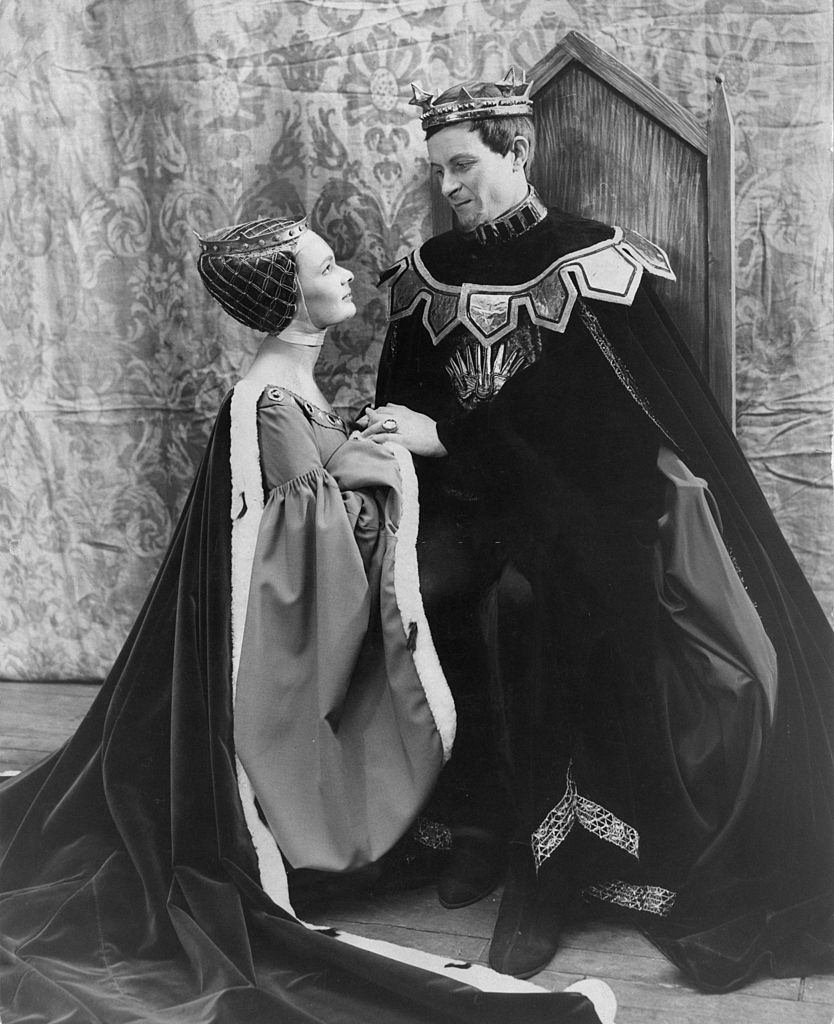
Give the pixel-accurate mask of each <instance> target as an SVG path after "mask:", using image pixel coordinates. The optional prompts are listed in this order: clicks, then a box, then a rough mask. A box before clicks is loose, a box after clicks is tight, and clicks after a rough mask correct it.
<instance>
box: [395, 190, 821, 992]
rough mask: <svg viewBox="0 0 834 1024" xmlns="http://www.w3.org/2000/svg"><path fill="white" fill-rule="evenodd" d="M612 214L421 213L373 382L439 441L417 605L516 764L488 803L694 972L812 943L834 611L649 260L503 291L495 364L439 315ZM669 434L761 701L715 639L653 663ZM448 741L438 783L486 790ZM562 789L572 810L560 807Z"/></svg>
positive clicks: (723, 978)
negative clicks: (713, 651) (770, 655)
mask: <svg viewBox="0 0 834 1024" xmlns="http://www.w3.org/2000/svg"><path fill="white" fill-rule="evenodd" d="M611 238H612V229H611V228H609V227H606V226H605V225H602V224H598V223H595V222H591V221H587V220H581V219H578V218H574V217H570V216H568V215H566V214H563V213H561V212H558V211H555V210H551V211H549V214H548V216H547V217H546V218H545V219H544V220H543V221H542V222H541V223H538V224H536V225H535V226H533V227H530V228H527V229H526V230H524V231H522V232H521V233H518V234H515V235H514V237H509V238H507V237H497V238H495V239H493V240H492V241H487V242H486V243H484V242H483V241H482V240H478V239H477V238H475V237H473V236H466V235H462V234H458V233H455V232H449V233H447V234H444V235H441V236H438V237H437V238H434V239H432V240H430V241H429V242H427V243H426V244H425V245H424V246H423V247H422V248H421V249H420V250H419V253H418V259H417V262H416V263H414V262H413V263H412V264H411V266H412V267H416V268H417V275H416V278H415V277H414V276H412V279H411V280H410V283H408V284H407V285H406V286H403V285H402V283H401V282H402V281H408V278H407V277H406V276H405V275H403V276H401V277H397V276H395V277H394V280H393V286H392V314H393V316H392V321H393V322H392V324H391V326H390V328H389V333H388V337H387V339H386V344H385V348H384V351H383V358H382V363H381V367H380V374H379V383H378V390H377V396H376V402H377V404H382V403H386V402H388V403H398V404H402V405H406V406H409V407H411V408H414V409H416V410H418V411H421V412H425V413H427V414H428V415H430V416H431V417H432V418H434V419H435V420H437V422H438V436H439V437H440V440H441V441H442V442H443V444H444V445H445V447H446V449H447V451H448V453H449V454H448V456H447V457H445V458H442V459H431V460H428V459H427V460H424V461H423V464H422V466H421V467H420V474H421V492H422V497H423V507H424V510H425V513H424V520H423V524H422V527H421V529H422V544H423V555H422V565H423V568H424V570H425V571H424V585H425V587H426V597H427V601H428V612H429V619H430V622H431V625H432V630H433V633H434V635H435V639H436V641H437V642H439V645H440V646H439V649H440V653H441V658H443V657H444V655H447V660H448V662H449V663H448V664H446V668H447V677H450V682H451V683H452V685H453V690H454V689H455V685H456V684H455V681H454V679H453V678H452V677H453V676H454V674H455V672H454V670H453V671H451V672H450V668H453V666H452V664H451V662H452V661H453V660H454V661H456V662H457V664H458V666H459V667H458V670H457V677H458V678H457V686H458V688H459V689H461V690H463V691H466V692H467V698H466V699H467V700H469V702H470V703H473V702H474V703H476V704H477V702H478V697H477V694H478V693H479V692H480V694H481V697H480V701H481V703H482V704H488V705H489V709H490V710H489V715H488V717H489V719H490V722H489V726H490V728H491V729H492V730H493V737H492V738H493V741H494V743H495V745H496V749H497V751H498V754H499V768H498V769H497V771H498V772H499V774H500V772H501V771H503V772H504V777H505V778H506V779H507V780H508V781H507V787H508V789H509V798H508V799H507V800H505V801H504V802H501V800H500V799H499V797H498V794H497V792H496V794H495V795H494V799H493V800H492V807H493V809H494V808H496V807H497V808H499V810H500V813H504V812H505V811H507V810H508V809H509V808H512V817H513V827H514V828H515V829H516V833H517V835H520V836H521V837H522V838H523V839H524V840H526V841H528V842H529V841H530V836H531V834H532V835H533V838H534V848H535V840H536V837H537V835H538V836H539V837H540V836H541V835H542V834H546V835H547V836H548V841H549V844H550V845H549V846H548V848H547V850H546V851H545V855H544V857H543V858H542V861H541V864H540V866H539V871H540V874H542V873H544V875H546V874H547V873H554V872H558V873H560V875H563V876H564V878H565V879H569V880H570V884H575V885H577V886H579V887H580V888H583V889H584V892H585V894H586V895H587V896H589V898H590V899H591V901H592V903H593V902H594V901H595V900H596V901H599V900H602V901H603V902H606V901H607V902H608V903H613V904H615V905H617V906H619V907H622V906H628V907H630V908H633V909H634V910H635V916H636V918H637V920H638V921H639V923H640V924H641V925H642V926H643V927H644V928H645V929H646V930H647V932H648V934H649V935H650V936H651V937H652V938H653V940H654V941H655V942H656V943H657V944H658V945H659V946H660V948H661V949H662V950H663V951H664V952H665V953H666V954H667V955H668V956H669V957H670V958H671V959H672V960H673V961H674V962H675V963H676V964H677V965H679V966H680V967H681V968H682V969H683V970H684V971H686V972H687V973H688V974H689V975H690V976H691V977H692V978H693V979H694V980H695V981H696V982H697V983H698V984H700V985H701V986H703V987H704V988H708V989H713V990H719V991H720V990H726V989H729V988H732V987H735V986H737V985H740V984H742V983H743V982H745V981H746V980H749V979H750V978H751V977H752V976H754V975H755V974H756V973H758V972H761V971H765V972H772V973H774V974H777V975H798V974H802V973H812V972H814V971H817V970H826V969H830V968H831V965H832V962H833V961H832V951H833V950H834V944H833V943H832V932H831V929H830V923H831V911H832V873H833V872H834V845H833V844H832V836H833V835H834V830H832V822H833V821H834V801H833V800H832V781H834V772H832V768H834V759H832V748H831V726H832V722H834V717H832V691H833V690H834V687H832V682H834V636H832V632H831V629H830V626H829V624H828V622H827V621H826V619H825V616H824V615H823V612H822V611H821V609H820V606H819V604H818V602H817V601H816V599H815V597H814V595H813V593H812V591H811V589H810V587H809V585H808V583H807V581H806V580H805V578H804V577H803V575H802V572H801V570H800V568H799V566H798V564H797V562H796V560H795V558H794V556H793V555H792V553H791V551H790V550H789V548H788V545H787V544H786V542H785V540H784V538H783V536H782V534H781V532H780V530H779V528H778V526H777V524H776V522H775V519H774V517H773V515H772V513H771V511H770V509H769V508H768V505H767V502H766V500H765V498H764V496H763V494H762V492H761V490H760V488H759V487H758V485H757V483H756V480H755V478H754V476H753V473H752V471H751V469H750V467H749V465H748V463H747V461H746V459H745V458H744V455H743V453H742V451H741V449H740V448H739V445H738V444H737V442H736V440H735V438H734V436H733V434H732V432H731V430H730V429H729V427H728V425H727V423H726V421H725V420H724V418H723V417H722V415H721V413H720V411H719V410H718V407H717V405H716V402H715V400H714V398H713V396H712V395H711V393H710V391H709V389H708V387H707V385H706V384H705V382H704V380H703V378H702V376H701V374H700V372H699V371H698V369H697V367H696V366H695V364H694V361H693V359H692V358H691V356H690V354H689V353H688V351H687V349H686V347H685V345H684V344H683V342H682V340H681V339H680V336H679V334H678V333H677V331H676V329H675V326H674V324H673V323H672V322H671V321H670V319H669V317H668V315H667V314H666V313H665V311H664V309H663V307H662V306H661V304H660V303H659V301H658V300H657V298H656V296H655V294H654V292H653V291H652V288H651V285H650V283H649V282H647V281H646V280H645V279H644V281H643V283H642V284H641V285H640V287H639V289H638V290H637V292H636V295H634V296H633V300H632V301H630V303H628V302H624V301H621V302H619V303H612V302H610V301H604V300H602V299H600V298H591V297H587V296H582V295H579V296H578V297H577V300H576V303H575V305H574V306H573V309H572V311H571V314H570V317H569V319H568V321H567V323H566V324H565V323H562V324H560V325H559V326H560V328H561V329H549V328H548V327H547V326H542V322H541V319H540V320H539V322H538V323H537V322H535V319H534V318H533V317H531V316H530V315H528V314H529V313H530V311H531V309H532V308H533V307H532V306H530V305H526V306H525V305H524V304H523V303H521V304H519V305H518V306H517V322H516V327H515V330H514V331H513V332H510V333H509V334H508V335H505V339H504V340H505V341H510V342H511V343H512V344H511V347H510V348H508V349H507V351H506V352H502V353H499V355H495V354H494V351H493V353H491V355H490V358H491V359H492V360H493V361H492V364H491V369H492V370H493V371H494V370H495V368H496V366H498V368H499V369H501V368H502V366H499V362H500V361H502V360H503V362H504V363H506V362H507V361H508V360H510V359H516V360H517V364H516V367H515V371H514V372H509V373H506V374H505V375H504V378H503V379H497V375H496V374H495V373H494V372H493V373H492V374H491V375H490V373H489V372H486V373H484V372H483V365H482V357H483V353H482V352H481V351H480V349H479V348H478V345H479V342H478V341H477V340H476V341H474V342H473V338H472V335H473V334H475V335H476V336H477V330H475V331H472V330H467V324H466V323H465V322H463V321H465V317H464V316H462V315H458V321H457V324H456V326H454V327H453V328H452V329H449V328H448V324H449V323H450V322H451V320H452V319H453V314H452V313H451V312H450V310H451V309H452V305H453V300H454V293H455V289H459V288H460V286H465V285H466V283H473V282H474V283H475V284H476V285H479V286H480V285H483V286H486V288H485V289H484V291H485V293H486V294H488V293H489V289H490V288H492V289H494V290H495V291H497V292H501V291H504V292H512V291H513V290H514V289H516V290H517V291H520V292H522V293H524V294H530V293H531V289H532V286H531V285H530V282H535V281H537V280H538V279H539V277H540V275H542V274H543V272H545V271H546V269H547V268H548V267H551V266H553V265H554V264H556V263H557V262H558V261H560V260H563V259H564V258H565V257H567V256H568V255H569V254H571V253H575V252H577V251H583V252H587V251H588V250H589V249H590V250H593V249H594V247H596V246H599V245H600V244H601V243H603V242H605V241H606V240H608V239H611ZM411 258H412V259H413V257H411ZM567 262H570V261H567ZM405 265H406V264H405V263H402V264H401V265H399V267H398V268H394V272H393V273H396V272H397V270H399V271H400V274H401V275H402V268H403V267H404V266H405ZM389 276H390V275H389ZM421 276H422V281H423V283H422V284H420V283H419V280H418V283H417V284H415V283H414V282H415V280H417V279H419V278H420V277H421ZM398 282H399V283H398ZM424 285H425V287H424ZM398 287H399V289H400V290H399V292H398V291H397V289H398ZM553 294H555V293H553ZM418 295H419V297H417V296H418ZM450 295H451V298H450ZM444 303H445V305H444ZM461 308H462V307H461ZM501 316H502V311H501V310H500V309H499V312H498V313H497V314H495V320H493V321H489V320H488V318H487V317H485V316H484V317H482V319H481V321H480V323H479V327H478V330H480V329H483V330H486V331H487V332H488V331H489V330H490V329H491V328H492V325H493V323H494V322H501ZM484 325H486V326H485V327H484ZM514 339H517V340H514ZM484 347H485V348H490V347H492V348H493V350H494V349H495V346H484ZM499 356H500V359H499ZM483 358H485V357H483ZM479 368H480V370H479ZM487 369H489V367H488V368H487ZM479 372H480V379H479V377H478V375H479ZM478 386H480V388H481V396H480V397H481V400H480V401H479V400H478V398H477V396H476V397H475V398H474V399H473V397H472V396H473V393H474V391H475V389H476V388H477V387H478ZM661 450H665V451H666V452H668V453H672V454H674V455H675V456H677V457H679V458H680V459H682V460H683V463H685V465H686V466H687V467H688V469H689V470H690V471H691V472H692V473H693V474H695V475H696V476H697V477H700V478H703V480H705V481H706V482H707V484H708V486H709V490H710V492H711V494H712V496H713V498H714V499H715V502H716V504H717V520H719V521H720V529H721V530H722V531H723V539H724V545H726V551H727V552H729V554H730V556H731V558H732V562H733V564H734V565H735V567H736V570H737V574H738V579H739V580H741V581H742V582H743V587H744V588H745V590H746V592H747V594H748V595H749V597H750V599H752V602H753V606H754V607H755V611H756V612H757V613H758V617H759V618H760V620H761V624H763V625H764V629H765V631H766V634H767V637H769V639H770V641H771V643H772V648H773V649H775V653H776V658H777V663H778V687H777V692H776V695H775V707H774V708H769V707H768V701H769V698H768V696H767V695H766V694H764V693H763V690H762V688H761V687H757V686H755V685H747V686H743V687H739V688H738V690H737V691H728V690H720V689H719V688H718V687H716V686H714V685H713V680H712V678H711V676H710V670H709V664H708V663H707V664H705V665H704V666H703V669H702V670H699V668H698V666H697V663H696V664H695V667H694V668H693V662H692V661H691V659H690V661H689V662H688V663H686V665H684V667H683V668H681V666H680V665H677V666H675V665H674V664H672V663H674V662H675V660H676V658H677V659H678V660H680V659H679V655H680V651H676V646H675V645H676V640H675V634H674V630H673V628H672V625H671V620H670V614H669V608H668V603H667V605H665V606H661V603H660V602H659V600H658V593H657V587H656V585H655V584H654V583H653V579H654V578H655V576H656V570H657V563H656V557H657V547H658V542H659V540H660V539H661V533H662V528H663V523H664V521H665V520H664V517H668V515H669V509H668V507H667V503H668V501H669V496H670V487H669V482H668V480H666V479H664V477H663V476H661V474H659V472H658V453H659V451H661ZM724 545H721V546H722V547H723V546H724ZM696 554H697V553H696ZM696 562H697V557H696ZM734 582H737V581H734ZM716 585H718V584H716ZM723 585H724V584H721V586H723ZM707 589H709V588H707ZM742 593H743V592H742ZM681 600H682V602H683V603H684V604H685V600H684V599H683V598H682V599H681ZM745 600H746V598H745ZM473 604H476V605H477V606H478V611H479V614H478V621H475V620H474V619H473V617H472V616H470V617H467V615H466V611H465V609H466V607H467V606H469V607H470V608H471V606H472V605H473ZM684 611H686V609H684ZM687 614H690V616H691V617H692V618H693V620H694V619H697V617H698V615H699V609H697V608H695V609H693V610H690V611H689V612H687ZM753 614H754V616H755V613H753ZM756 625H757V626H758V627H759V628H760V625H759V623H756ZM699 628H700V627H699ZM444 630H445V636H446V639H445V641H444ZM704 630H705V631H706V638H705V639H704V641H703V646H702V650H706V649H708V648H709V647H710V642H711V641H710V635H709V630H712V636H713V637H714V640H715V645H716V646H717V648H718V649H719V650H720V649H721V647H722V644H723V642H724V641H723V638H722V636H721V623H720V622H719V623H715V622H713V623H707V624H706V625H705V626H704ZM765 639H766V638H765ZM444 643H445V650H444ZM683 661H686V659H683ZM473 676H474V678H473ZM487 680H488V682H487ZM770 697H771V698H772V694H771V695H770ZM463 706H464V707H465V706H466V704H465V702H464V703H463ZM771 710H772V712H773V715H772V722H771V713H770V712H771ZM474 717H475V718H476V717H477V715H475V716H474ZM481 724H483V723H481ZM461 725H462V727H463V728H460V727H459V736H458V744H459V746H460V748H461V750H463V751H464V754H463V756H464V757H465V756H468V755H469V754H470V753H471V750H472V749H474V748H476V747H477V745H478V742H479V741H478V740H472V741H471V742H470V744H469V747H468V748H467V745H466V744H467V740H466V730H467V722H466V719H465V718H464V719H463V720H462V722H461ZM470 732H471V734H472V735H478V733H477V729H476V724H475V723H474V719H473V723H472V725H471V729H470ZM460 762H461V756H459V757H458V764H459V765H460ZM452 765H453V766H454V765H455V757H454V755H453V760H452ZM460 767H461V769H462V775H463V777H464V781H463V782H461V783H455V785H453V786H452V787H451V790H452V792H456V791H460V790H462V791H463V792H464V793H465V794H466V795H467V796H468V798H469V801H470V803H471V804H472V803H474V805H475V806H476V807H482V808H483V807H489V806H490V797H489V795H488V794H484V792H482V791H481V792H479V791H478V785H477V783H475V784H474V785H473V784H472V780H471V778H470V779H469V780H468V781H467V780H466V771H465V765H460ZM447 771H448V769H447ZM478 771H479V772H480V773H481V777H482V778H487V776H486V775H485V774H483V769H482V767H479V769H478ZM693 780H695V781H694V782H693ZM492 781H493V780H492V779H491V778H490V782H489V784H488V785H492ZM455 786H457V790H456V789H455ZM482 788H483V787H482ZM487 788H488V787H487ZM572 801H573V805H574V810H572V811H571V813H576V811H575V808H576V807H579V815H580V817H579V819H578V820H579V821H580V824H581V823H582V820H583V819H582V818H581V814H582V813H583V809H584V813H585V819H584V821H585V825H584V827H573V828H572V827H571V826H570V823H569V821H568V823H567V826H564V822H565V820H566V819H565V807H566V806H567V805H568V804H571V802H572ZM576 801H579V803H578V804H577V803H576ZM583 801H584V802H583ZM446 803H447V804H448V799H447V800H446ZM580 805H581V806H580ZM441 806H443V804H442V802H441ZM589 808H590V811H589V810H588V809H589ZM606 812H607V813H608V817H607V818H606ZM460 813H461V814H463V815H465V814H467V813H468V812H467V810H466V809H465V808H464V809H462V810H461V811H460ZM476 813H478V812H476ZM560 815H561V819H560ZM560 820H561V822H562V825H560V827H562V828H563V831H564V828H565V827H566V828H567V830H568V834H566V835H563V834H562V833H561V832H558V833H557V832H555V831H554V828H555V826H554V823H556V825H559V823H560ZM601 821H602V822H603V825H602V827H598V826H599V823H600V822H601ZM605 821H607V822H608V824H605ZM492 823H493V824H494V823H495V814H493V822H492ZM632 826H633V828H632ZM624 829H625V833H626V835H627V836H631V837H632V838H633V842H632V843H631V847H630V848H629V843H628V842H625V841H623V830H624ZM595 830H596V833H595ZM606 830H607V831H606ZM637 833H639V856H638V855H637V854H636V852H635V851H636V850H637V839H638V836H637ZM600 835H602V837H601V838H600Z"/></svg>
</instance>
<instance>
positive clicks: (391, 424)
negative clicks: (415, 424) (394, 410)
mask: <svg viewBox="0 0 834 1024" xmlns="http://www.w3.org/2000/svg"><path fill="white" fill-rule="evenodd" d="M398 426H399V424H398V423H397V421H396V420H395V419H394V417H393V416H388V417H386V419H384V420H383V421H382V429H383V430H384V431H385V433H386V434H394V433H396V430H397V427H398Z"/></svg>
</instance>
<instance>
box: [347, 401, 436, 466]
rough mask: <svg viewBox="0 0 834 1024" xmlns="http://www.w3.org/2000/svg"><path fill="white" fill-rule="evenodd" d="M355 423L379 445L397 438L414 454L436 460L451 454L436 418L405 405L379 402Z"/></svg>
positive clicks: (364, 435) (362, 434) (363, 434)
mask: <svg viewBox="0 0 834 1024" xmlns="http://www.w3.org/2000/svg"><path fill="white" fill-rule="evenodd" d="M356 422H357V426H359V427H361V428H362V432H361V434H359V436H360V437H367V438H369V439H370V440H371V441H376V442H377V443H379V444H384V443H385V442H386V441H396V442H397V443H398V444H401V445H403V446H404V447H405V448H407V449H408V450H409V451H410V452H411V453H412V455H426V456H428V457H429V458H435V459H439V458H441V457H442V456H444V455H446V454H448V453H447V451H446V449H445V448H444V447H443V445H442V444H441V443H440V439H439V438H438V436H437V424H436V423H435V422H434V420H433V419H431V417H429V416H426V415H424V414H423V413H421V412H414V410H413V409H409V408H408V407H407V406H405V405H380V406H379V407H378V408H376V409H368V410H367V412H366V413H365V415H364V416H361V417H360V418H359V419H358V420H357V421H356Z"/></svg>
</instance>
